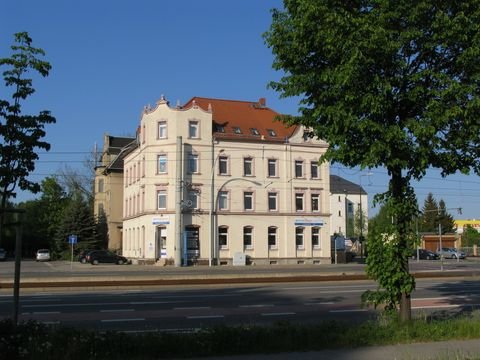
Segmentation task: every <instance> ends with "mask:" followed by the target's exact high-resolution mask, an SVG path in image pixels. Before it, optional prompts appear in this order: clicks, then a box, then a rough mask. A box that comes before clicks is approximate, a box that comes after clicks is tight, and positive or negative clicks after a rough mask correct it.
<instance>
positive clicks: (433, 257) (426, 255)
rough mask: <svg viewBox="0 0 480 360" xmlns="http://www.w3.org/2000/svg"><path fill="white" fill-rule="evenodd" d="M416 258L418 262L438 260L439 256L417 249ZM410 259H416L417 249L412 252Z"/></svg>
mask: <svg viewBox="0 0 480 360" xmlns="http://www.w3.org/2000/svg"><path fill="white" fill-rule="evenodd" d="M418 258H419V259H420V260H438V259H439V258H440V256H438V255H437V254H435V253H434V252H433V251H430V250H426V249H418ZM412 259H415V260H416V259H417V249H415V250H413V251H412Z"/></svg>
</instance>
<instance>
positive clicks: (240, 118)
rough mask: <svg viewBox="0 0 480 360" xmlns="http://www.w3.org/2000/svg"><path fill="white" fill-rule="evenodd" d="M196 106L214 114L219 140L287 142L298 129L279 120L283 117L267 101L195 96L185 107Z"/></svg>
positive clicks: (214, 131)
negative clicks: (278, 118) (279, 117)
mask: <svg viewBox="0 0 480 360" xmlns="http://www.w3.org/2000/svg"><path fill="white" fill-rule="evenodd" d="M194 105H197V106H199V107H200V108H202V109H203V110H205V111H211V112H212V119H213V124H212V125H213V126H212V131H213V135H214V136H215V137H217V138H222V139H229V140H251V141H255V140H267V141H273V142H285V140H286V139H288V138H289V137H291V136H292V135H293V133H294V132H295V130H296V129H297V126H290V127H287V126H286V125H285V124H284V123H283V122H282V121H279V120H277V117H278V116H279V115H280V114H279V113H277V112H276V111H274V110H272V109H270V108H269V107H267V106H266V101H265V98H261V99H260V100H259V101H254V102H252V101H239V100H223V99H212V98H203V97H193V98H192V99H190V100H189V101H188V102H187V103H186V104H185V105H184V106H183V108H184V109H188V108H190V107H192V106H194Z"/></svg>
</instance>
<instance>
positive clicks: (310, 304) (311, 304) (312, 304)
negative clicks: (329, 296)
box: [303, 301, 335, 306]
mask: <svg viewBox="0 0 480 360" xmlns="http://www.w3.org/2000/svg"><path fill="white" fill-rule="evenodd" d="M332 304H335V302H333V301H327V302H315V303H305V304H303V305H305V306H315V305H332Z"/></svg>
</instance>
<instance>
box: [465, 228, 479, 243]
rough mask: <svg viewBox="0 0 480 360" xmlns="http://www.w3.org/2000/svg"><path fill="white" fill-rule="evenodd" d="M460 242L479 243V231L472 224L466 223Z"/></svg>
mask: <svg viewBox="0 0 480 360" xmlns="http://www.w3.org/2000/svg"><path fill="white" fill-rule="evenodd" d="M462 243H463V245H464V246H473V245H477V246H478V245H480V233H479V232H478V231H477V230H475V229H474V228H473V226H472V225H467V227H466V228H465V229H464V230H463V235H462Z"/></svg>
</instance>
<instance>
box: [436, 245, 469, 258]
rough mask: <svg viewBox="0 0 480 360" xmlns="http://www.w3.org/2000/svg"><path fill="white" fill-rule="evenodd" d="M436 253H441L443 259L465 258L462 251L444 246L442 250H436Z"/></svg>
mask: <svg viewBox="0 0 480 360" xmlns="http://www.w3.org/2000/svg"><path fill="white" fill-rule="evenodd" d="M437 254H438V255H439V256H440V255H442V256H443V258H444V259H465V258H466V255H465V253H464V252H462V251H459V250H457V249H455V248H444V247H442V250H441V251H440V250H437Z"/></svg>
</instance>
